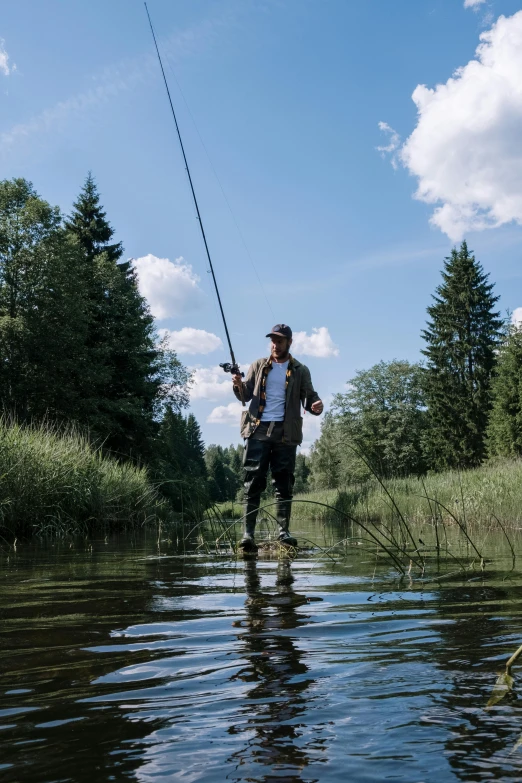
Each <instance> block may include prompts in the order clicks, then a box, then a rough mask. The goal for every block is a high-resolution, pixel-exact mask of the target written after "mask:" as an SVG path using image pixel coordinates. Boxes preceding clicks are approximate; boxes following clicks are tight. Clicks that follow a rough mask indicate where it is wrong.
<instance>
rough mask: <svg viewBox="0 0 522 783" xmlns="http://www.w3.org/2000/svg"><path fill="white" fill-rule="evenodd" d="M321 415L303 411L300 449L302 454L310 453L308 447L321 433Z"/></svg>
mask: <svg viewBox="0 0 522 783" xmlns="http://www.w3.org/2000/svg"><path fill="white" fill-rule="evenodd" d="M323 416H324V413H323V414H322V416H313V415H312V414H311V413H305V415H304V416H303V442H302V444H301V451H302V453H303V454H310V449H311V448H312V446H313V444H314V443H315V441H316V440H317V438H318V437H319V435H320V434H321V422H322V420H323Z"/></svg>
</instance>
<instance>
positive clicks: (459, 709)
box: [436, 580, 522, 783]
mask: <svg viewBox="0 0 522 783" xmlns="http://www.w3.org/2000/svg"><path fill="white" fill-rule="evenodd" d="M504 584H505V585H506V586H504ZM507 586H509V582H505V583H503V584H502V586H500V585H495V584H488V582H486V581H484V582H481V581H480V580H479V581H473V582H468V583H466V584H459V585H456V586H454V587H453V586H446V587H445V588H443V589H442V590H441V592H440V594H439V600H438V607H437V608H438V613H439V615H440V616H441V617H442V618H444V619H445V620H448V621H449V622H446V623H444V624H443V625H441V628H440V632H441V637H442V641H443V643H442V644H441V645H440V646H439V647H438V648H437V653H436V654H437V660H438V664H439V666H440V668H441V669H442V670H445V671H446V672H447V677H448V680H449V681H450V682H451V689H448V690H447V691H446V692H444V693H443V694H442V696H441V699H440V703H441V705H442V706H443V713H441V717H442V719H443V720H444V722H446V723H447V724H449V725H450V726H451V729H452V730H451V732H449V734H448V737H447V739H446V742H445V748H446V752H447V756H448V759H449V762H450V765H451V767H452V769H453V771H454V773H455V776H456V777H457V778H458V779H459V780H462V781H466V783H468V782H469V783H472V781H482V780H484V779H491V778H493V777H495V779H498V777H497V776H498V775H499V774H500V773H501V774H502V779H504V778H506V779H515V780H520V779H521V778H520V772H521V767H522V762H521V760H520V757H517V756H515V757H513V756H510V755H509V754H510V750H512V748H513V747H514V745H515V742H516V740H517V738H518V735H519V732H520V728H517V727H516V725H515V721H513V715H512V714H511V709H510V707H511V708H512V707H513V706H514V703H515V700H516V696H515V695H514V694H513V695H511V696H509V697H507V698H506V700H505V701H504V703H503V704H502V705H500V706H499V708H495V709H494V710H491V711H486V710H485V709H484V706H485V704H486V701H487V699H488V697H489V694H490V691H491V689H492V686H493V682H494V680H495V677H494V673H495V669H497V668H498V669H499V670H500V669H501V668H502V664H501V663H500V662H499V663H498V664H497V665H495V664H494V663H493V662H492V661H491V657H492V656H493V655H495V653H496V651H497V650H498V644H499V639H506V640H507V639H508V638H509V636H510V631H512V630H513V622H514V618H513V617H510V616H509V615H507V614H506V604H509V603H510V600H511V601H512V600H513V597H512V591H511V599H510V591H509V590H508V589H507ZM517 603H518V602H517ZM513 608H515V607H513ZM515 622H516V621H515ZM518 643H519V642H518V638H517V637H515V639H514V640H513V650H514V649H515V647H516V646H517V645H518ZM506 651H509V644H508V645H506ZM506 657H507V656H506ZM504 662H505V661H504ZM510 703H511V704H510ZM456 716H458V718H457V717H456ZM520 725H521V726H522V722H521V724H520Z"/></svg>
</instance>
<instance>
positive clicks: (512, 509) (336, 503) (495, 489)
mask: <svg viewBox="0 0 522 783" xmlns="http://www.w3.org/2000/svg"><path fill="white" fill-rule="evenodd" d="M384 487H385V488H386V489H384V488H383V486H381V485H380V484H379V483H378V482H377V481H376V480H375V479H371V480H369V481H367V482H365V483H361V484H359V485H353V486H347V487H344V488H338V489H331V490H328V489H324V490H320V491H317V492H308V493H305V494H299V495H296V496H295V498H294V501H295V502H294V505H293V510H292V519H293V522H294V524H299V522H300V521H305V520H311V519H317V520H319V521H321V522H335V521H336V519H337V520H339V519H340V518H341V517H342V514H338V513H336V512H335V509H339V511H341V512H344V513H346V514H349V515H350V516H352V517H355V519H361V521H367V520H370V521H372V522H376V523H378V522H389V521H390V520H391V519H393V518H396V517H397V511H396V510H395V509H394V507H393V503H392V501H391V499H390V496H391V497H392V498H393V501H394V503H395V504H396V506H397V507H398V509H399V510H400V512H401V514H402V515H403V516H404V518H405V519H406V520H407V521H408V522H422V523H427V522H431V521H433V520H434V518H435V516H436V517H437V519H438V520H439V521H443V522H444V523H447V524H455V518H456V519H458V520H459V521H460V522H466V523H467V524H477V525H481V526H486V525H488V526H489V525H491V526H493V527H495V526H500V525H502V526H505V527H509V528H515V527H522V460H503V461H498V462H488V463H487V464H486V465H484V466H482V467H479V468H475V469H472V470H466V471H446V472H444V473H434V474H430V475H428V476H425V477H424V478H416V477H410V478H404V479H390V480H388V481H386V482H384ZM387 493H389V495H388V494H387ZM427 497H428V498H429V499H430V500H429V501H428V500H427ZM271 500H272V499H269V500H267V501H265V502H266V503H267V504H268V503H270V502H271ZM299 501H313V503H310V502H299ZM314 503H324V504H326V505H328V506H330V507H332V508H331V509H326V508H323V507H322V506H318V505H314ZM271 510H272V509H270V508H268V509H267V511H268V512H270V511H271ZM220 511H221V513H222V514H223V515H224V516H227V517H228V518H231V519H234V518H235V519H238V518H239V517H241V515H242V513H243V512H242V509H241V505H240V504H239V503H234V504H231V503H222V504H221V505H220ZM499 523H500V525H499Z"/></svg>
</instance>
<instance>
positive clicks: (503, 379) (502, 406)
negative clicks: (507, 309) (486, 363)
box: [487, 326, 522, 457]
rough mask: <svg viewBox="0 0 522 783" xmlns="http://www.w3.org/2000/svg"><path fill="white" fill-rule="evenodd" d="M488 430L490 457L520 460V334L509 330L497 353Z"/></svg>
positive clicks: (521, 366) (521, 369) (521, 360)
mask: <svg viewBox="0 0 522 783" xmlns="http://www.w3.org/2000/svg"><path fill="white" fill-rule="evenodd" d="M491 393H492V398H493V406H492V409H491V414H490V417H489V423H488V429H487V447H488V454H489V456H492V457H495V456H499V457H521V456H522V330H521V329H520V328H517V327H516V326H512V327H511V328H509V329H508V331H507V334H506V336H505V339H504V342H503V344H502V346H501V348H500V350H499V354H498V358H497V366H496V369H495V375H494V377H493V383H492V387H491Z"/></svg>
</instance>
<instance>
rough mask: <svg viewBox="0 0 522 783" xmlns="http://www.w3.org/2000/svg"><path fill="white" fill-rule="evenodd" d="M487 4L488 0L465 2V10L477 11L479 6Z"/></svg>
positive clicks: (469, 0) (465, 0)
mask: <svg viewBox="0 0 522 783" xmlns="http://www.w3.org/2000/svg"><path fill="white" fill-rule="evenodd" d="M485 2H486V0H464V8H473V10H474V11H477V10H478V7H479V5H482V4H483V3H485Z"/></svg>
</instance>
